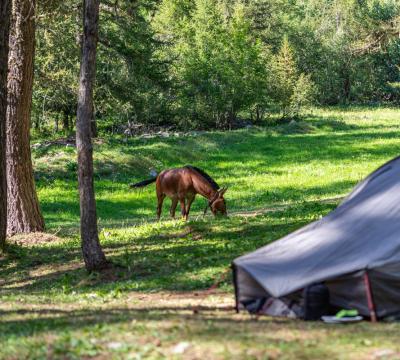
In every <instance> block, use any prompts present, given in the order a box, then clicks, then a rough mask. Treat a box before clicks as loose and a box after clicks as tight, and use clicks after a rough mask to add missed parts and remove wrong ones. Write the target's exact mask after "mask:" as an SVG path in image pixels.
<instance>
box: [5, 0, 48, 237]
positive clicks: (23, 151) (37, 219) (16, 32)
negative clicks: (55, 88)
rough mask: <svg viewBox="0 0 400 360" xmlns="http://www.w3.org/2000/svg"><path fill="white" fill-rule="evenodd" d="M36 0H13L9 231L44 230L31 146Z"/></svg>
mask: <svg viewBox="0 0 400 360" xmlns="http://www.w3.org/2000/svg"><path fill="white" fill-rule="evenodd" d="M34 52H35V1H34V0H13V2H12V13H11V26H10V38H9V58H8V66H9V72H8V85H7V90H8V95H7V96H8V106H7V122H6V137H7V141H6V144H7V145H6V148H7V186H8V188H7V190H8V194H7V200H8V203H7V205H8V209H7V232H8V234H10V235H11V234H15V233H27V232H34V231H43V229H44V220H43V217H42V214H41V212H40V208H39V201H38V198H37V195H36V189H35V181H34V178H33V169H32V159H31V149H30V115H31V104H32V83H33V58H34Z"/></svg>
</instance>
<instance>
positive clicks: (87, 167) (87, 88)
mask: <svg viewBox="0 0 400 360" xmlns="http://www.w3.org/2000/svg"><path fill="white" fill-rule="evenodd" d="M83 11H84V15H83V28H84V36H83V42H82V54H81V56H82V58H81V69H80V80H79V95H78V111H77V119H76V145H77V150H78V181H79V196H80V207H81V242H82V253H83V259H84V261H85V265H86V269H87V270H88V271H93V270H100V269H102V268H104V267H106V266H107V265H108V263H107V260H106V258H105V256H104V253H103V250H102V249H101V246H100V242H99V236H98V230H97V216H96V200H95V195H94V186H93V147H92V139H91V120H92V117H93V86H94V80H95V73H96V46H97V34H98V20H99V0H84V10H83Z"/></svg>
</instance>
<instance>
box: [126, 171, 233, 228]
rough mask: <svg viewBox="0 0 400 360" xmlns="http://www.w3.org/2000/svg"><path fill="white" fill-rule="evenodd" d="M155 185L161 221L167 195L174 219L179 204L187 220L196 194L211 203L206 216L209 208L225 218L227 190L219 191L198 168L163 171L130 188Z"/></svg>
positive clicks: (217, 186) (216, 185)
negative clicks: (170, 201) (225, 195)
mask: <svg viewBox="0 0 400 360" xmlns="http://www.w3.org/2000/svg"><path fill="white" fill-rule="evenodd" d="M153 182H155V183H156V192H157V200H158V205H157V218H158V219H160V216H161V210H162V205H163V201H164V199H165V197H166V196H168V197H169V198H171V200H172V204H171V209H170V214H171V216H172V217H173V218H175V210H176V206H177V204H178V201H179V202H180V204H181V212H182V216H183V217H184V218H185V219H186V220H187V219H188V217H189V211H190V207H191V205H192V203H193V200H194V198H195V197H196V194H200V195H202V196H204V197H205V198H206V199H207V200H208V204H207V207H206V208H205V210H204V214H205V213H206V212H207V209H208V208H210V209H211V212H212V213H213V214H214V215H217V214H218V213H220V214H222V215H226V203H225V199H224V194H225V192H226V190H227V188H222V189H220V187H219V185H218V184H217V183H216V182H215V181H214V180H213V179H212V178H211V176H210V175H208V174H207V173H206V172H205V171H203V170H201V169H199V168H197V167H195V166H191V165H186V166H184V167H181V168H177V169H170V170H164V171H162V172H161V173H160V174H158V175H157V176H156V177H154V178H152V179H148V180H144V181H141V182H138V183H136V184H131V185H130V187H131V188H141V187H144V186H146V185H149V184H151V183H153ZM186 201H187V203H186Z"/></svg>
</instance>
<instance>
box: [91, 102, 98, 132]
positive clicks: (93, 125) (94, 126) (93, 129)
mask: <svg viewBox="0 0 400 360" xmlns="http://www.w3.org/2000/svg"><path fill="white" fill-rule="evenodd" d="M90 130H91V132H92V137H94V138H95V137H97V121H96V117H95V111H94V106H93V108H92V119H91V120H90Z"/></svg>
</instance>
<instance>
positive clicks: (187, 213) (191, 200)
mask: <svg viewBox="0 0 400 360" xmlns="http://www.w3.org/2000/svg"><path fill="white" fill-rule="evenodd" d="M195 197H196V195H192V196H190V197H188V199H187V200H188V203H187V206H186V220H187V219H188V218H189V212H190V207H191V206H192V203H193V200H194V198H195Z"/></svg>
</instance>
